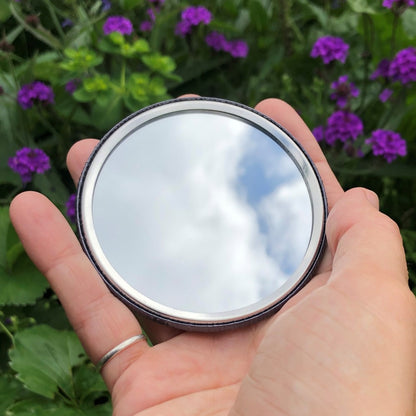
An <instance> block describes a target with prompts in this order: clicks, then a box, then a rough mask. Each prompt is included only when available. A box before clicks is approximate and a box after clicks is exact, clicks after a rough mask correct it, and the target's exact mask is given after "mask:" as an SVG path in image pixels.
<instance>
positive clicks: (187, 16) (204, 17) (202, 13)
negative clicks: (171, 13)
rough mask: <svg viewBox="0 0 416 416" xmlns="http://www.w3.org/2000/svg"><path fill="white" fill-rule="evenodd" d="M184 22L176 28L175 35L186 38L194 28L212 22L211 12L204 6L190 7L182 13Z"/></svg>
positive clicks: (179, 23)
mask: <svg viewBox="0 0 416 416" xmlns="http://www.w3.org/2000/svg"><path fill="white" fill-rule="evenodd" d="M181 18H182V20H180V21H179V22H178V24H177V25H176V28H175V34H176V35H178V36H181V37H185V36H186V35H187V34H189V33H190V32H191V30H192V26H198V25H199V24H201V23H202V24H204V25H208V24H209V23H210V22H211V19H212V14H211V12H210V11H209V10H208V9H207V8H205V7H203V6H190V7H187V8H186V9H185V10H183V11H182V14H181Z"/></svg>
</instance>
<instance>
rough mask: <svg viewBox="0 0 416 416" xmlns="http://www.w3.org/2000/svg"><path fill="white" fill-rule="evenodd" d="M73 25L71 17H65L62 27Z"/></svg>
mask: <svg viewBox="0 0 416 416" xmlns="http://www.w3.org/2000/svg"><path fill="white" fill-rule="evenodd" d="M73 25H74V22H73V21H72V20H71V19H65V20H63V21H62V23H61V26H62V27H70V26H73Z"/></svg>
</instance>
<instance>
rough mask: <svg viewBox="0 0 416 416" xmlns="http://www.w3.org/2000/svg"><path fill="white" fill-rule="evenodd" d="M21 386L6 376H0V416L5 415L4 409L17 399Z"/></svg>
mask: <svg viewBox="0 0 416 416" xmlns="http://www.w3.org/2000/svg"><path fill="white" fill-rule="evenodd" d="M22 390H23V386H22V384H21V383H19V382H18V381H17V380H16V379H14V378H12V377H11V376H10V375H8V374H1V375H0V415H5V414H6V409H7V408H8V407H9V406H10V405H11V404H12V403H13V402H14V401H16V399H17V398H18V396H19V395H20V394H21V392H22Z"/></svg>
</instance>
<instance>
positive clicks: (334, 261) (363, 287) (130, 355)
mask: <svg viewBox="0 0 416 416" xmlns="http://www.w3.org/2000/svg"><path fill="white" fill-rule="evenodd" d="M257 109H258V110H259V111H261V112H263V113H265V114H266V115H268V116H270V117H271V118H273V119H274V120H276V121H277V122H278V123H280V124H281V125H283V126H284V127H285V128H286V129H287V130H288V131H290V132H291V133H292V134H293V135H294V136H295V137H296V138H297V139H298V140H299V141H300V143H301V144H302V145H303V147H304V148H305V149H306V151H307V152H308V153H309V155H310V156H311V158H312V159H313V161H314V162H315V164H316V166H317V168H318V170H319V172H320V175H321V177H322V179H323V182H324V186H325V189H326V193H327V196H328V202H329V207H330V210H331V212H330V216H329V220H328V225H327V240H328V249H327V252H326V253H325V255H324V258H323V260H322V262H321V264H320V266H319V270H318V271H317V275H316V276H315V277H314V279H312V281H311V282H310V283H309V284H308V285H307V286H306V287H305V288H304V289H303V290H302V291H301V292H300V293H299V294H298V295H296V296H295V297H293V298H292V299H291V300H290V301H289V302H288V303H287V304H286V305H285V306H284V307H283V309H282V310H281V311H280V312H279V313H278V314H277V315H275V316H274V317H272V318H270V319H268V320H265V321H262V322H260V323H258V324H255V325H251V326H248V327H245V328H242V329H238V330H233V331H227V332H221V333H215V334H201V333H179V332H176V331H173V330H170V329H169V328H163V327H159V326H158V325H155V324H152V323H149V322H142V324H143V326H144V327H145V329H146V331H147V333H149V334H150V335H151V338H152V340H153V341H155V342H156V345H155V346H154V347H149V346H148V345H147V344H146V343H145V342H143V341H139V342H136V343H135V344H133V345H131V346H130V347H129V348H127V349H125V350H123V351H122V352H121V353H119V354H118V355H116V356H115V357H114V358H113V359H112V360H111V361H109V362H108V363H107V364H106V365H105V367H104V368H103V371H102V375H103V377H104V380H105V381H106V383H107V385H108V387H109V389H110V391H111V394H112V398H113V406H114V414H115V415H117V416H130V415H136V414H137V415H141V416H144V415H149V416H156V415H158V416H161V415H169V416H175V415H181V416H188V415H189V416H191V415H192V416H202V415H218V416H220V415H228V414H231V415H233V416H237V415H257V414H258V415H268V414H270V415H297V416H298V415H327V414H328V415H338V414H339V415H344V414H345V415H358V414H359V415H366V414H369V415H370V414H371V415H373V414H374V415H375V414H377V415H384V414H385V415H407V414H409V415H411V414H413V411H414V409H415V408H414V397H415V392H416V387H415V376H416V362H415V360H416V358H415V357H416V354H414V352H415V349H416V339H415V337H416V336H415V333H416V331H415V328H416V306H415V300H414V297H413V296H412V295H411V293H410V291H409V290H408V288H407V280H406V279H407V272H406V267H405V261H404V256H403V249H402V246H401V240H400V235H399V233H398V230H397V227H396V226H395V224H394V223H393V222H392V221H391V220H389V219H388V218H387V217H385V216H383V215H382V214H380V213H378V210H377V207H376V205H377V199H376V197H375V195H373V194H372V193H370V192H368V191H365V190H359V189H358V190H353V191H352V192H347V193H345V194H344V192H343V191H342V189H341V187H340V185H339V183H338V182H337V180H336V179H335V177H334V175H333V173H332V171H331V170H330V168H329V166H328V164H327V162H326V160H325V158H324V156H323V154H322V152H321V150H320V148H319V146H318V144H317V143H316V140H315V139H314V138H313V136H312V134H311V133H310V131H309V130H308V128H307V127H306V125H305V124H304V123H303V122H302V120H301V119H300V118H299V116H298V115H297V113H296V112H295V111H294V110H293V109H292V108H291V107H290V106H288V105H287V104H286V103H284V102H282V101H279V100H266V101H263V102H261V103H260V104H259V105H258V106H257ZM95 144H96V141H95V140H92V139H90V140H84V141H81V142H78V143H77V144H76V145H74V146H73V148H72V149H71V151H70V153H69V155H68V167H69V170H70V172H71V174H72V176H73V178H74V180H75V182H77V181H78V178H79V176H80V173H81V170H82V169H83V166H84V164H85V161H86V159H87V157H88V156H89V154H90V152H91V150H92V148H93V147H94V146H95ZM29 207H30V208H29ZM11 217H12V221H13V223H14V225H15V227H16V230H17V232H18V233H19V236H20V238H21V240H22V242H23V244H24V245H25V248H26V250H27V252H28V253H29V255H30V256H31V258H32V259H33V261H34V262H35V263H36V265H37V266H38V267H39V269H40V270H41V271H42V272H43V273H44V274H45V276H46V277H47V278H48V280H49V282H50V284H51V286H52V288H53V289H54V290H55V292H56V293H57V295H58V296H59V298H60V300H61V302H62V305H63V306H64V308H65V310H66V313H67V315H68V317H69V319H70V321H71V323H72V325H73V327H74V329H75V331H76V332H77V334H78V336H79V338H80V339H81V342H82V343H83V345H84V347H85V349H86V351H87V353H88V354H89V356H90V357H91V359H92V361H93V362H97V361H98V360H99V359H100V358H101V357H102V356H103V355H104V354H105V353H106V352H108V351H109V350H111V349H112V348H113V347H114V346H116V345H118V344H119V343H120V342H122V341H124V340H126V339H128V338H129V337H131V336H134V335H137V334H139V333H141V328H140V325H139V323H138V321H137V320H136V318H135V317H134V315H133V314H132V313H131V312H130V311H129V310H128V309H127V308H126V307H125V306H124V305H123V304H122V303H121V302H119V301H118V300H117V299H116V298H114V297H113V296H112V295H111V294H110V292H109V291H108V289H107V288H106V286H105V284H104V283H103V282H102V280H101V279H100V278H99V276H98V275H97V273H96V271H95V269H94V268H93V266H92V265H91V264H90V262H89V261H88V259H87V258H86V256H85V255H84V254H83V252H82V249H81V247H80V245H79V243H78V241H77V239H76V237H75V236H74V234H73V233H72V230H71V228H70V227H69V225H68V224H67V222H66V220H65V219H64V218H63V216H62V215H61V214H60V213H59V211H58V210H57V209H56V208H55V207H54V206H53V205H52V204H51V203H50V202H49V201H48V200H47V199H46V198H45V197H43V196H42V195H40V194H37V193H33V192H27V193H24V194H21V195H19V196H18V197H17V198H16V199H15V200H14V201H13V203H12V206H11ZM381 361H382V362H383V365H380V362H381ZM385 380H389V383H385V382H384V383H383V381H385ZM362 409H367V410H368V413H365V412H364V411H363V410H362Z"/></svg>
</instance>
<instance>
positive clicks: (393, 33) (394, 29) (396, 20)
mask: <svg viewBox="0 0 416 416" xmlns="http://www.w3.org/2000/svg"><path fill="white" fill-rule="evenodd" d="M398 24H399V15H398V14H397V13H394V17H393V25H392V29H391V48H390V55H391V57H393V55H394V51H395V50H396V34H397V26H398Z"/></svg>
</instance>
